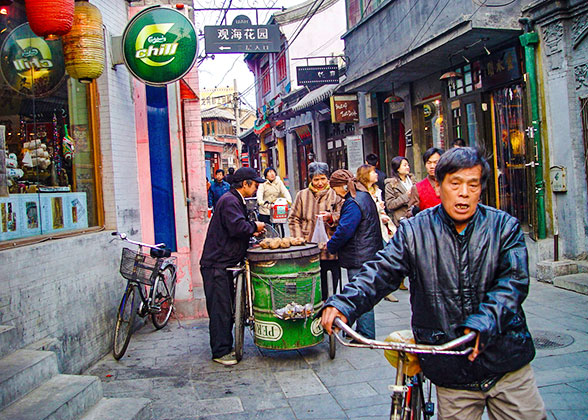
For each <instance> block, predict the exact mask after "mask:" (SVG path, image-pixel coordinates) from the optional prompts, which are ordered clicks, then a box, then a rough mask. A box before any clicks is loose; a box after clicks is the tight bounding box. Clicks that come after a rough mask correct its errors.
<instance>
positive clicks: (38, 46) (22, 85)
mask: <svg viewBox="0 0 588 420" xmlns="http://www.w3.org/2000/svg"><path fill="white" fill-rule="evenodd" d="M1 70H2V76H3V77H4V80H5V81H6V84H8V86H10V87H11V88H12V89H14V90H15V91H17V92H18V93H20V94H22V95H25V96H30V97H33V96H34V97H41V96H47V95H49V94H50V93H51V92H53V90H55V88H57V87H58V86H59V84H60V83H61V81H62V80H63V78H64V76H65V62H64V59H63V48H62V46H61V40H59V39H57V40H54V41H48V40H45V39H43V38H41V37H38V36H37V35H35V34H34V33H33V31H31V28H30V26H29V24H28V23H24V24H22V25H20V26H18V27H17V28H15V29H14V30H13V31H12V32H10V34H9V35H8V36H7V37H6V39H5V40H4V43H3V44H2V63H1Z"/></svg>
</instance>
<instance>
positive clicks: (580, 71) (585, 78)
mask: <svg viewBox="0 0 588 420" xmlns="http://www.w3.org/2000/svg"><path fill="white" fill-rule="evenodd" d="M574 76H575V77H576V90H579V89H581V88H582V87H583V86H585V87H588V64H580V65H579V66H576V67H574Z"/></svg>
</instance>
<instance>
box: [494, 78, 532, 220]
mask: <svg viewBox="0 0 588 420" xmlns="http://www.w3.org/2000/svg"><path fill="white" fill-rule="evenodd" d="M492 96H493V98H494V112H495V114H496V123H495V124H496V126H495V130H496V139H495V142H496V144H495V148H496V149H495V150H496V169H497V173H498V174H499V175H498V203H497V206H498V207H499V208H500V209H501V210H504V211H506V212H508V213H510V214H511V215H513V216H515V217H516V218H518V219H519V220H520V221H521V223H522V224H523V225H528V224H529V222H530V218H531V214H530V213H531V206H530V202H531V199H532V192H531V191H532V188H533V187H532V185H533V184H532V182H533V181H532V178H533V175H532V174H530V173H529V172H530V171H531V170H532V169H529V168H530V167H529V166H526V164H527V163H528V162H529V161H532V159H534V156H533V154H532V151H531V150H530V148H529V145H528V144H527V140H526V136H525V122H524V115H525V112H524V109H523V98H524V91H523V88H522V86H521V85H514V86H512V87H507V88H504V89H499V90H497V91H495V92H494V93H493V94H492Z"/></svg>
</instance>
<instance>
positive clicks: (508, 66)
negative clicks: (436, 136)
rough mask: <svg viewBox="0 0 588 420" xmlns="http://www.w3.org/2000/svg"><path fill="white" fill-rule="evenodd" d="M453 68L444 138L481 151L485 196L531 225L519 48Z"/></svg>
mask: <svg viewBox="0 0 588 420" xmlns="http://www.w3.org/2000/svg"><path fill="white" fill-rule="evenodd" d="M453 71H455V72H456V73H458V74H461V75H462V76H461V77H459V78H455V79H453V80H449V82H448V83H447V98H446V106H445V119H446V120H447V122H448V124H447V130H448V132H449V133H450V136H449V138H450V140H449V142H451V141H452V140H453V139H455V138H458V137H459V138H462V139H464V140H465V142H466V144H467V145H468V146H472V147H479V148H481V149H482V150H483V151H484V153H485V155H486V156H487V157H488V160H489V163H490V166H491V168H492V176H491V178H490V180H489V183H488V188H487V190H486V194H485V199H484V201H485V202H486V203H488V204H490V205H492V206H494V207H496V208H499V209H501V210H504V211H506V212H508V213H510V214H512V215H513V216H515V217H517V218H518V219H519V220H520V221H521V223H522V224H523V225H524V226H525V227H526V229H529V230H533V227H534V226H536V222H535V218H536V215H535V212H534V208H535V206H534V205H533V203H534V200H535V196H534V188H533V172H532V171H533V168H532V162H534V159H535V154H534V149H533V147H532V146H531V139H530V138H529V136H528V135H527V131H526V128H527V127H528V126H529V125H530V124H529V122H528V118H527V115H528V109H527V99H526V97H527V93H526V87H525V82H524V80H523V74H524V69H523V61H522V52H521V49H520V47H518V46H516V45H511V46H507V47H505V48H503V49H502V50H498V51H496V52H494V53H492V54H490V55H486V56H484V57H481V58H480V59H478V60H472V62H471V63H467V64H465V65H463V66H461V67H459V68H455V69H453ZM433 143H434V142H433ZM448 146H449V147H450V146H451V145H450V144H449V145H448Z"/></svg>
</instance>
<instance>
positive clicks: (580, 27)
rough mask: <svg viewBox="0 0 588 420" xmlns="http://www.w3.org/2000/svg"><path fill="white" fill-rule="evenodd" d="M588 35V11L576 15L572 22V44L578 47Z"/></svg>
mask: <svg viewBox="0 0 588 420" xmlns="http://www.w3.org/2000/svg"><path fill="white" fill-rule="evenodd" d="M586 35H588V13H584V14H582V15H579V16H576V17H575V18H574V21H573V23H572V46H573V47H574V48H576V47H577V46H578V45H579V44H580V42H582V40H583V39H584V38H585V37H586Z"/></svg>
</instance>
